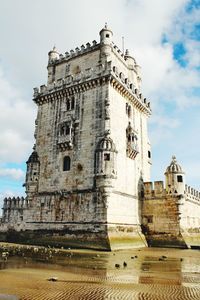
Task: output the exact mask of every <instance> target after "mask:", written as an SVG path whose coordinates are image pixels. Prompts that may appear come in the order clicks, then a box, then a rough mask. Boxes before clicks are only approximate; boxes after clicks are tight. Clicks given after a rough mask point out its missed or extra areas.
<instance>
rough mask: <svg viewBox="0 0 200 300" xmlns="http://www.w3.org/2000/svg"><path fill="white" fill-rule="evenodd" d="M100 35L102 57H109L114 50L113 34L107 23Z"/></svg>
mask: <svg viewBox="0 0 200 300" xmlns="http://www.w3.org/2000/svg"><path fill="white" fill-rule="evenodd" d="M99 35H100V45H101V56H108V55H110V53H111V49H112V37H113V32H112V30H111V29H109V28H108V27H107V23H106V24H105V26H104V28H103V29H101V31H100V32H99Z"/></svg>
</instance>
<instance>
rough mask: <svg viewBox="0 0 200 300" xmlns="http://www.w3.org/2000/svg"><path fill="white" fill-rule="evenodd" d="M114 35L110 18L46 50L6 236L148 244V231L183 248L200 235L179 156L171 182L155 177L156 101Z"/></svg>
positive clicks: (4, 224) (195, 198)
mask: <svg viewBox="0 0 200 300" xmlns="http://www.w3.org/2000/svg"><path fill="white" fill-rule="evenodd" d="M112 35H113V34H112V31H111V30H110V29H108V28H107V27H105V28H103V29H102V30H101V31H100V42H99V43H97V42H95V41H93V43H92V45H90V43H87V44H86V46H83V45H82V46H81V47H79V48H78V47H77V48H76V49H75V51H74V50H71V51H70V52H66V53H65V55H62V54H59V53H58V51H57V50H56V49H55V48H54V49H53V50H52V51H50V52H49V60H48V66H47V69H48V79H47V85H42V86H40V88H34V95H33V97H34V98H33V100H34V102H35V103H36V104H37V107H38V113H37V119H36V121H35V133H34V137H35V145H34V148H33V152H32V154H31V155H30V157H29V159H28V161H27V172H26V181H25V184H24V186H25V188H26V195H27V197H26V198H25V199H24V198H12V199H11V198H8V199H7V198H6V199H5V200H4V207H3V216H2V219H1V223H0V240H9V241H21V242H27V243H35V244H36V243H37V244H53V245H62V246H66V247H67V246H76V247H90V248H96V249H97V248H99V249H108V250H111V249H121V248H127V247H138V246H144V245H146V240H145V236H144V235H143V233H144V234H145V235H146V239H147V241H148V243H149V244H150V245H163V246H164V245H167V246H175V245H178V246H181V247H182V246H185V245H186V243H187V242H186V243H185V241H184V239H185V238H187V237H188V236H190V235H191V234H195V235H198V233H199V226H200V219H199V215H200V214H199V212H200V209H199V207H200V200H199V199H200V195H199V193H197V192H196V191H194V190H193V189H191V188H190V187H187V186H186V187H185V182H184V173H183V172H182V169H181V167H180V166H179V165H178V164H177V162H176V160H175V158H173V160H172V162H171V164H170V166H169V167H168V168H167V170H166V173H165V175H166V188H164V184H163V183H162V182H160V181H159V182H155V184H154V189H153V185H152V183H150V182H149V180H150V167H151V146H150V143H149V139H148V132H147V119H148V117H149V116H150V114H151V109H150V104H149V102H148V101H147V100H146V98H144V97H143V95H142V93H141V90H140V85H141V75H140V67H139V66H138V65H137V63H136V61H135V59H134V58H133V57H131V56H130V54H129V52H128V51H126V53H125V55H124V54H123V53H122V52H121V51H120V50H119V48H118V47H117V46H116V45H114V43H113V42H112ZM143 182H145V184H143ZM141 225H142V230H143V233H142V231H141ZM183 236H184V237H183Z"/></svg>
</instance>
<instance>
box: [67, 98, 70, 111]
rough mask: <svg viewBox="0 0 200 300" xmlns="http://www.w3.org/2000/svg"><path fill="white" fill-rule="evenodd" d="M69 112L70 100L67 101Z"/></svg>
mask: <svg viewBox="0 0 200 300" xmlns="http://www.w3.org/2000/svg"><path fill="white" fill-rule="evenodd" d="M67 110H70V100H69V99H67Z"/></svg>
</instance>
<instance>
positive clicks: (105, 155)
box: [104, 153, 110, 161]
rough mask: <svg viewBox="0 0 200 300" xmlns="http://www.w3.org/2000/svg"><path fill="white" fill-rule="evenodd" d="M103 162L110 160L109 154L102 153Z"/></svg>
mask: <svg viewBox="0 0 200 300" xmlns="http://www.w3.org/2000/svg"><path fill="white" fill-rule="evenodd" d="M104 160H107V161H109V160H110V153H104Z"/></svg>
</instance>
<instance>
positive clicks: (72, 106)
mask: <svg viewBox="0 0 200 300" xmlns="http://www.w3.org/2000/svg"><path fill="white" fill-rule="evenodd" d="M74 106H75V99H74V97H73V98H72V101H71V109H74Z"/></svg>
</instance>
